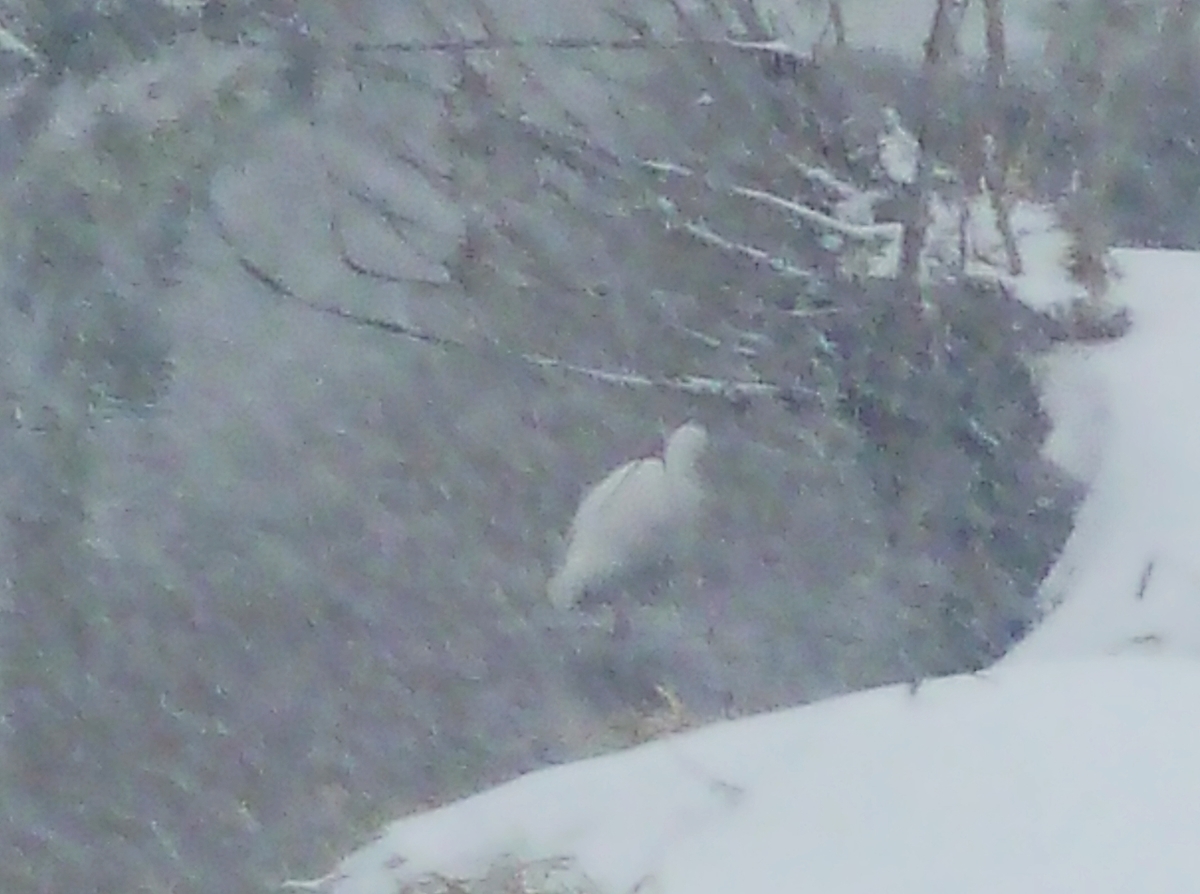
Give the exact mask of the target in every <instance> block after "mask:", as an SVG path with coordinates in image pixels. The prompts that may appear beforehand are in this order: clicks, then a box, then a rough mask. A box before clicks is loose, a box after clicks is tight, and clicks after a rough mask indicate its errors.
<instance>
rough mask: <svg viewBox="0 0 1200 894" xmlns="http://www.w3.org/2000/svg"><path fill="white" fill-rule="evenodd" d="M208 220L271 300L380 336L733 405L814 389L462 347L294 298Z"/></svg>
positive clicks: (489, 344)
mask: <svg viewBox="0 0 1200 894" xmlns="http://www.w3.org/2000/svg"><path fill="white" fill-rule="evenodd" d="M212 218H213V220H214V223H215V225H216V228H217V232H218V234H219V236H220V238H221V240H222V241H223V242H224V243H225V244H226V245H227V246H229V248H230V249H231V250H232V251H233V252H234V254H235V256H236V258H237V263H238V266H240V267H241V268H242V270H243V271H245V272H246V274H247V275H249V276H250V277H251V278H252V279H254V280H255V281H256V282H258V283H259V284H260V285H262V286H264V287H265V288H266V289H267V290H268V291H270V292H271V293H272V294H274V295H275V296H276V297H279V298H282V299H285V300H287V301H290V302H293V303H295V304H298V305H300V306H302V307H305V308H308V309H309V310H312V311H316V312H317V313H322V314H326V315H328V316H332V317H336V318H338V319H340V320H345V321H346V322H348V323H352V324H354V325H357V326H364V327H368V328H371V329H377V330H379V331H382V332H387V333H389V334H392V335H399V336H403V337H404V338H408V339H412V340H414V341H419V342H422V343H424V344H429V345H433V346H435V347H438V348H443V349H446V350H452V351H464V352H467V353H470V354H471V355H472V356H479V354H480V352H481V351H483V352H485V353H487V354H488V355H490V356H491V358H492V359H493V360H496V361H500V362H509V363H513V362H516V363H520V364H521V365H523V366H526V367H529V366H532V367H536V368H538V369H556V370H561V371H562V372H566V373H571V374H573V375H578V376H584V377H586V378H588V379H591V380H593V381H596V382H603V383H605V384H608V385H618V386H621V387H626V388H657V389H665V390H671V391H678V392H682V393H684V394H691V395H698V396H709V397H721V398H724V399H725V400H728V401H732V402H738V403H740V402H743V401H746V400H749V399H752V398H764V397H765V398H775V399H780V400H795V399H796V398H797V397H799V396H808V397H817V396H818V395H817V392H816V391H814V390H811V389H807V388H803V387H800V386H794V385H793V386H789V387H782V386H779V385H773V384H771V383H768V382H761V381H739V380H735V379H722V378H714V377H710V376H695V375H686V376H652V375H647V374H644V373H636V372H614V371H612V370H606V369H599V368H596V367H589V366H582V365H580V364H576V363H570V362H568V361H565V360H561V359H559V358H557V357H549V356H546V355H544V354H531V353H524V352H519V351H513V350H510V349H508V348H504V347H503V346H501V345H498V344H496V343H495V342H493V341H484V342H482V343H480V344H468V343H466V342H465V341H462V340H460V339H457V338H453V337H450V336H445V335H439V334H437V333H435V332H430V331H428V330H425V329H422V328H420V327H417V326H412V325H409V324H407V323H401V322H398V321H396V320H385V319H381V318H379V317H373V316H369V315H367V314H360V313H355V312H353V311H349V310H346V309H344V308H341V307H337V306H336V305H331V304H322V303H321V302H318V301H314V300H312V299H310V298H306V297H304V296H302V295H299V294H298V293H297V292H296V291H295V290H293V289H292V288H291V287H290V286H289V285H288V284H287V283H286V282H284V281H283V279H282V278H281V277H279V276H277V275H276V274H273V273H271V272H270V271H268V270H267V269H265V268H264V267H263V266H262V265H260V264H258V263H256V262H255V261H253V260H252V259H250V258H249V257H247V256H246V255H245V254H244V253H243V252H242V251H241V250H240V249H239V247H238V245H237V241H236V239H235V238H234V236H233V234H232V233H230V232H229V231H228V229H227V228H226V227H225V225H224V222H223V221H221V219H220V215H219V214H213V215H212Z"/></svg>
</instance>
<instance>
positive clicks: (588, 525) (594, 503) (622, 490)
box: [567, 459, 662, 543]
mask: <svg viewBox="0 0 1200 894" xmlns="http://www.w3.org/2000/svg"><path fill="white" fill-rule="evenodd" d="M655 466H658V467H659V471H658V474H659V476H660V477H661V475H662V471H661V467H662V461H661V460H659V459H635V460H633V461H632V462H627V463H625V465H623V466H619V467H618V468H616V469H614V470H613V471H611V472H610V473H609V474H608V475H607V476H605V478H604V479H603V480H602V481H601V482H600V483H599V484H597V485H596V486H595V487H593V488H592V489H591V490H590V491H588V492H587V494H585V495H584V498H583V500H582V501H580V503H579V508H578V509H577V510H576V511H575V520H574V521H573V522H571V530H570V532H569V533H568V535H567V542H568V543H571V542H572V541H574V540H575V539H576V538H577V537H579V536H580V534H581V533H585V534H586V532H588V531H602V530H605V529H607V528H608V527H609V526H610V522H611V521H612V520H613V519H616V518H619V517H620V516H622V515H624V514H625V513H624V512H623V509H622V506H623V504H629V503H630V502H631V501H633V500H636V499H637V494H638V493H639V491H641V490H642V489H643V487H644V485H645V484H646V482H647V479H648V478H651V477H653V475H654V467H655Z"/></svg>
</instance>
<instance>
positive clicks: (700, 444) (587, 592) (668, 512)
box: [547, 422, 708, 611]
mask: <svg viewBox="0 0 1200 894" xmlns="http://www.w3.org/2000/svg"><path fill="white" fill-rule="evenodd" d="M707 443H708V434H707V432H706V431H705V429H704V427H703V426H702V425H699V424H697V423H694V422H689V423H687V424H685V425H682V426H680V427H679V428H678V429H676V430H675V431H674V432H673V433H672V434H671V436H670V437H669V438H668V439H667V442H666V448H665V450H664V451H663V455H662V457H657V456H655V457H650V458H647V459H638V460H634V461H633V462H629V463H626V464H625V465H623V466H621V467H620V468H619V469H616V470H615V471H613V472H611V473H610V474H609V475H608V476H607V477H606V478H605V479H604V480H603V481H601V482H600V483H599V484H597V485H596V486H595V487H594V488H592V489H591V491H589V492H588V494H587V495H586V496H585V497H584V498H583V501H582V502H581V503H580V504H579V509H578V511H577V512H576V513H575V521H574V522H573V523H572V524H571V530H570V534H569V535H568V538H567V551H566V557H565V558H564V561H563V564H562V567H561V568H560V569H559V571H558V573H557V574H555V575H554V577H553V578H552V579H551V581H550V583H549V586H548V587H547V593H548V595H549V597H550V601H551V602H552V603H553V604H554V605H555V606H557V607H558V608H560V609H570V608H573V607H575V606H576V605H578V604H579V603H580V602H582V601H584V600H585V599H587V598H589V597H591V598H597V599H605V597H606V595H608V594H610V593H614V592H617V591H619V590H620V589H621V588H622V587H623V586H624V585H626V584H628V583H629V582H630V581H632V580H634V579H636V578H637V577H638V576H639V575H643V574H645V573H646V572H647V571H648V570H651V569H654V568H655V567H657V566H660V565H663V564H665V563H669V562H670V561H671V560H673V559H675V558H677V557H678V555H679V554H680V553H681V552H683V551H685V550H687V549H688V547H689V545H690V541H691V540H692V539H693V537H694V536H695V531H696V524H697V521H698V520H699V516H700V510H701V505H702V503H703V499H704V493H703V488H702V486H701V483H700V477H699V472H698V471H697V468H696V463H697V461H698V460H699V458H700V455H701V454H702V453H703V452H704V449H705V446H706V445H707ZM618 611H620V608H618Z"/></svg>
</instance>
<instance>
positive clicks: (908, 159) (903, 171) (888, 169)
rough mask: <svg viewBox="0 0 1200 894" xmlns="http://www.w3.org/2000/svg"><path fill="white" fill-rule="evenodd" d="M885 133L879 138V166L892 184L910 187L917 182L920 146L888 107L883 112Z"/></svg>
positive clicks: (894, 112)
mask: <svg viewBox="0 0 1200 894" xmlns="http://www.w3.org/2000/svg"><path fill="white" fill-rule="evenodd" d="M883 121H884V127H885V131H884V133H883V135H882V136H880V138H879V165H880V167H882V168H883V172H884V174H886V175H887V178H888V179H889V180H891V181H892V182H893V183H895V184H897V185H900V186H911V185H912V184H914V183H916V182H917V164H918V162H919V160H920V158H921V146H920V144H919V143H918V142H917V139H916V137H914V136H913V135H912V134H911V133H909V132H908V131H907V130H905V128H904V124H903V123H902V122H901V121H900V114H899V113H898V112H897V111H896V110H895V109H893V108H891V107H890V106H889V107H888V108H885V109H884V110H883Z"/></svg>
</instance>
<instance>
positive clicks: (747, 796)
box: [320, 231, 1200, 894]
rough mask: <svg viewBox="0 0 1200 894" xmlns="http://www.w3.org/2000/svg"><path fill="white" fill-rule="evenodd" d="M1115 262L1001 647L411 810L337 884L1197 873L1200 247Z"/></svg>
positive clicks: (1011, 883) (1010, 885) (885, 880)
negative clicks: (550, 867)
mask: <svg viewBox="0 0 1200 894" xmlns="http://www.w3.org/2000/svg"><path fill="white" fill-rule="evenodd" d="M1045 236H1046V238H1048V239H1051V240H1052V239H1054V238H1057V237H1056V236H1055V234H1054V233H1052V232H1049V231H1047V233H1046V234H1045ZM1034 247H1035V248H1036V246H1034ZM1034 255H1036V251H1035V252H1034ZM1043 255H1045V257H1046V258H1049V257H1051V255H1052V252H1050V251H1049V250H1047V251H1045V252H1043ZM1116 260H1117V262H1118V265H1119V267H1120V268H1121V270H1122V277H1121V278H1120V280H1119V281H1118V282H1117V283H1116V285H1115V287H1114V291H1113V300H1114V301H1115V302H1116V303H1119V304H1123V305H1124V306H1126V307H1127V308H1128V309H1129V310H1130V312H1131V314H1132V319H1133V329H1132V331H1131V334H1130V335H1128V336H1127V337H1126V338H1124V339H1122V340H1121V341H1120V342H1118V343H1115V344H1110V345H1105V346H1099V347H1091V348H1085V349H1084V348H1078V347H1076V348H1073V349H1072V351H1071V352H1070V354H1069V355H1065V356H1063V357H1059V358H1056V359H1052V360H1051V362H1050V363H1049V365H1048V368H1047V370H1046V387H1047V394H1048V396H1049V397H1048V406H1049V408H1050V410H1051V411H1052V413H1053V415H1054V418H1055V422H1056V426H1057V429H1056V432H1055V435H1054V439H1052V441H1051V452H1052V455H1056V456H1058V457H1059V458H1061V459H1063V461H1064V462H1065V463H1066V464H1067V465H1068V466H1071V465H1074V469H1073V470H1074V471H1075V472H1076V473H1077V474H1080V475H1081V476H1083V477H1085V478H1088V479H1090V481H1091V490H1090V492H1089V496H1088V498H1087V500H1086V501H1085V503H1084V505H1083V507H1082V509H1081V511H1080V513H1079V516H1078V519H1077V527H1076V529H1075V531H1074V533H1073V535H1072V537H1071V538H1070V540H1069V542H1068V543H1067V546H1066V548H1065V550H1064V552H1063V554H1062V556H1061V558H1060V561H1059V563H1058V564H1057V566H1056V567H1055V568H1054V570H1053V571H1052V573H1051V574H1050V576H1049V577H1048V579H1047V581H1046V582H1045V586H1044V595H1045V596H1046V598H1047V599H1048V600H1051V601H1053V602H1056V603H1060V604H1059V607H1058V608H1057V609H1056V610H1054V611H1053V612H1052V613H1051V614H1050V615H1049V617H1048V618H1047V619H1046V621H1045V622H1044V624H1043V625H1042V626H1041V627H1039V628H1038V629H1037V630H1035V631H1034V632H1033V633H1032V634H1031V635H1030V636H1029V638H1028V639H1027V640H1026V641H1025V642H1024V643H1022V644H1020V645H1019V646H1018V647H1017V648H1016V649H1015V650H1014V652H1013V653H1012V654H1011V655H1010V656H1008V657H1006V658H1005V659H1004V660H1003V661H1002V662H1001V663H1000V664H999V665H997V666H996V667H995V668H993V669H992V670H990V671H989V672H987V673H984V674H980V675H976V676H962V677H951V678H947V679H943V680H936V681H930V682H927V683H926V684H925V685H923V686H921V687H920V688H919V689H917V690H916V691H911V690H910V689H909V688H908V687H903V686H901V687H890V688H885V689H879V690H875V691H871V692H866V693H859V694H856V695H851V696H846V697H843V698H838V699H832V700H830V701H827V702H823V703H820V704H816V705H811V706H807V707H803V708H796V709H792V710H788V711H782V712H779V713H776V714H771V715H765V716H761V717H757V718H751V719H746V720H741V721H737V722H730V723H725V724H720V725H716V726H713V727H710V728H707V729H703V730H699V731H695V732H692V733H689V734H685V735H681V736H676V737H673V738H670V739H665V740H661V741H658V742H655V743H652V744H649V745H646V746H643V747H641V748H637V749H634V750H631V751H628V752H625V753H623V754H615V755H610V756H607V757H604V758H599V759H595V760H590V761H585V762H582V763H579V764H574V765H571V766H565V767H559V768H555V769H551V770H546V771H543V772H539V773H534V774H531V775H530V776H527V777H524V778H522V779H519V780H516V781H514V782H512V783H509V784H508V785H505V786H501V787H500V788H497V789H494V790H492V791H490V792H487V793H484V794H482V795H479V796H477V797H474V798H470V799H468V800H465V801H462V802H459V803H457V804H453V805H450V806H448V807H445V808H442V809H440V810H436V811H433V812H431V813H428V814H424V815H420V816H415V817H412V818H409V819H405V820H401V821H399V822H397V823H395V824H393V825H392V826H390V827H388V828H387V829H386V830H384V832H383V834H382V835H381V837H380V838H379V839H378V840H377V841H375V842H374V843H373V844H371V845H369V846H367V847H365V848H363V849H362V850H360V851H359V852H357V853H356V854H354V855H352V856H351V857H349V858H348V859H347V860H346V861H345V862H344V863H343V864H342V866H340V867H339V868H338V870H337V871H336V872H335V873H334V874H333V875H332V876H330V877H329V878H328V879H325V880H323V882H322V883H321V885H320V887H321V888H322V890H328V891H330V892H333V894H395V892H396V891H397V890H399V886H400V885H402V884H403V883H404V882H406V881H411V880H414V879H417V878H420V877H422V876H423V875H424V874H426V873H431V872H440V873H445V874H447V875H452V876H454V875H457V876H463V877H470V876H475V875H482V874H483V873H484V871H485V870H486V869H487V867H488V866H489V864H491V863H492V862H493V861H494V860H496V859H498V858H500V857H503V856H505V855H508V856H510V857H513V858H517V859H523V860H539V859H546V858H553V857H566V858H570V859H571V860H573V863H572V866H573V867H574V870H575V871H577V872H579V873H582V874H583V875H586V876H587V877H588V878H589V879H591V880H592V881H593V882H594V883H595V884H596V885H597V886H598V887H599V889H600V890H601V891H603V892H614V894H625V892H631V891H655V892H661V894H709V892H712V894H729V892H731V891H754V892H758V891H774V890H784V891H819V892H821V894H843V892H844V894H850V892H853V894H859V892H861V894H878V892H882V891H886V892H889V894H930V892H962V891H969V892H972V894H989V892H995V894H1015V892H1022V894H1024V892H1035V891H1036V892H1087V894H1107V892H1112V894H1116V892H1130V891H1137V892H1139V894H1159V892H1161V894H1167V892H1172V894H1174V892H1178V894H1185V892H1192V891H1194V890H1196V889H1197V884H1198V880H1200V847H1198V846H1197V842H1200V747H1197V743H1198V742H1200V719H1198V716H1200V715H1197V713H1196V710H1195V706H1196V705H1197V704H1200V662H1197V661H1196V660H1195V657H1194V656H1195V655H1196V654H1197V653H1198V652H1200V558H1197V557H1196V545H1197V544H1198V543H1200V508H1197V507H1200V431H1197V428H1200V422H1197V420H1200V412H1197V411H1198V410H1200V387H1198V386H1200V362H1198V361H1197V360H1196V356H1197V354H1196V346H1197V345H1200V301H1198V300H1197V297H1196V292H1197V291H1198V290H1200V255H1197V254H1188V253H1180V252H1150V251H1136V252H1134V251H1128V252H1121V253H1119V254H1118V255H1117V258H1116ZM1027 279H1028V281H1026V282H1021V283H1017V284H1016V285H1017V286H1018V289H1019V291H1021V292H1022V293H1023V294H1026V295H1027V296H1034V298H1033V300H1035V301H1037V302H1039V303H1045V302H1044V299H1045V298H1046V296H1047V295H1048V294H1050V292H1051V291H1053V289H1052V288H1049V287H1048V286H1047V282H1046V281H1045V280H1038V279H1037V277H1032V278H1029V275H1027ZM1060 294H1061V290H1060ZM468 890H469V889H468Z"/></svg>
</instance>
